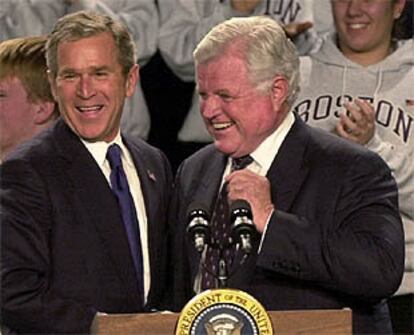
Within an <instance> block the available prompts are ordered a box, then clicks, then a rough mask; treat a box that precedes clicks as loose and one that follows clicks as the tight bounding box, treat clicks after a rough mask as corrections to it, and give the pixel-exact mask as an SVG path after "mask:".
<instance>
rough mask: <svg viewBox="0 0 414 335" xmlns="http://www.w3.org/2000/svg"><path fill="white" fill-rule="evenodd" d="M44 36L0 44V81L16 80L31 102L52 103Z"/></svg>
mask: <svg viewBox="0 0 414 335" xmlns="http://www.w3.org/2000/svg"><path fill="white" fill-rule="evenodd" d="M46 40H47V39H46V36H31V37H22V38H15V39H11V40H5V41H1V42H0V80H3V79H6V78H13V77H16V78H18V79H19V80H20V81H21V82H22V84H23V87H24V88H25V90H26V92H27V95H28V99H29V101H31V102H40V101H51V102H52V101H54V99H53V95H52V93H51V90H50V85H49V81H48V78H47V66H46V58H45V45H46Z"/></svg>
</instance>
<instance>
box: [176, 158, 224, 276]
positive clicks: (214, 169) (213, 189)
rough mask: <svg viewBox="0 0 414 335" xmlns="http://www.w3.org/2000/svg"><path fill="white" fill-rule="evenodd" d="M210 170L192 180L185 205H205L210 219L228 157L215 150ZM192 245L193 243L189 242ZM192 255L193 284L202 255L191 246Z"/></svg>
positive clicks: (190, 257) (189, 249)
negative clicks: (193, 203)
mask: <svg viewBox="0 0 414 335" xmlns="http://www.w3.org/2000/svg"><path fill="white" fill-rule="evenodd" d="M208 159H209V164H208V166H209V168H208V169H207V170H203V171H202V175H201V177H200V179H199V180H198V179H197V180H192V182H193V183H194V185H193V186H192V187H191V188H190V190H191V191H190V194H189V199H188V200H187V201H185V202H184V203H186V204H187V206H188V205H189V204H190V203H192V202H195V203H199V204H204V205H205V206H207V208H208V209H209V213H210V219H211V217H212V214H213V210H214V205H215V202H216V200H217V196H218V193H219V189H220V185H221V179H222V176H223V173H224V169H225V167H226V162H227V157H226V156H225V155H224V154H222V153H220V152H218V151H216V150H214V153H212V154H211V155H209V156H208ZM186 211H187V209H186ZM188 243H190V244H191V242H188ZM187 250H188V252H189V253H190V255H189V256H188V259H190V267H191V277H192V279H191V282H194V279H195V276H196V275H197V273H198V270H199V269H198V267H199V264H200V254H199V253H198V252H197V251H196V250H195V248H194V246H192V245H190V246H189V247H188V248H187Z"/></svg>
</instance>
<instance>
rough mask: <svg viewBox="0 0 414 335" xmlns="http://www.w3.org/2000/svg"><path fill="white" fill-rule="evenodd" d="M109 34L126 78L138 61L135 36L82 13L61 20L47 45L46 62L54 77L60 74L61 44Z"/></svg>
mask: <svg viewBox="0 0 414 335" xmlns="http://www.w3.org/2000/svg"><path fill="white" fill-rule="evenodd" d="M105 32H109V33H111V34H112V36H113V37H114V40H115V45H116V47H117V53H118V61H119V64H121V66H122V73H123V75H124V76H126V75H127V74H128V73H129V71H130V69H131V68H132V67H133V66H134V65H135V63H136V61H137V51H136V46H135V43H134V40H133V38H132V35H131V34H130V32H129V31H128V29H127V28H126V27H125V26H124V25H123V24H122V23H120V22H118V21H115V20H114V19H112V18H111V17H109V16H106V15H100V14H95V13H89V12H86V11H80V12H76V13H73V14H68V15H65V16H63V17H61V18H60V19H59V20H58V21H57V22H56V25H55V27H54V28H53V30H52V32H51V34H50V35H49V38H48V41H47V43H46V60H47V66H48V68H49V70H50V71H51V72H52V74H53V75H54V76H56V75H57V72H58V64H57V49H58V46H59V44H60V43H63V42H68V41H77V40H80V39H82V38H87V37H91V36H95V35H98V34H101V33H105Z"/></svg>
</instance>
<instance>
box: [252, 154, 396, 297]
mask: <svg viewBox="0 0 414 335" xmlns="http://www.w3.org/2000/svg"><path fill="white" fill-rule="evenodd" d="M337 182H338V183H337V185H335V187H337V188H338V192H336V193H331V192H330V191H327V193H328V194H331V195H332V194H336V196H334V197H332V196H326V197H325V198H324V199H325V200H326V202H327V203H326V206H320V208H329V206H331V208H333V210H332V213H329V212H330V210H326V211H323V212H324V213H319V214H318V215H315V214H314V212H312V211H309V213H312V214H309V215H307V214H305V215H297V214H293V213H287V212H282V211H279V210H276V211H275V213H274V214H273V216H272V218H271V220H270V222H269V225H268V229H267V232H266V235H265V237H264V240H263V245H262V249H261V252H260V255H259V258H258V266H260V267H262V268H264V269H267V270H271V271H275V272H277V273H279V274H284V275H287V276H290V277H293V278H296V279H300V280H304V281H307V282H309V283H312V284H314V285H317V286H320V287H323V288H326V289H329V290H334V291H337V292H339V293H342V294H345V295H348V296H357V297H359V298H360V299H366V300H373V299H374V300H376V299H382V298H384V297H387V296H390V295H391V294H392V293H394V292H395V291H396V290H397V288H398V286H399V284H400V282H401V279H402V274H403V267H404V236H403V235H404V234H403V230H402V225H401V218H400V216H399V213H398V201H397V189H396V186H395V181H394V179H393V177H392V176H391V173H390V171H389V169H388V167H387V166H386V165H385V163H384V162H383V161H382V160H381V159H380V158H379V157H378V156H377V155H374V154H372V155H371V154H370V155H368V157H366V156H359V159H356V160H355V161H353V162H352V165H349V168H348V170H347V171H346V173H345V176H343V177H341V178H338V180H337ZM322 188H323V187H322V186H321V189H322ZM322 192H323V191H322ZM313 201H315V199H313V200H312V199H309V201H308V202H307V205H306V206H308V208H310V207H311V206H312V204H311V203H312V202H313ZM328 203H331V205H329V204H328ZM316 206H317V205H316ZM275 207H276V208H277V203H276V204H275ZM305 213H306V211H305Z"/></svg>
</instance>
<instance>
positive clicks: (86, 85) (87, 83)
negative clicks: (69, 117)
mask: <svg viewBox="0 0 414 335" xmlns="http://www.w3.org/2000/svg"><path fill="white" fill-rule="evenodd" d="M77 94H78V95H79V96H80V97H81V98H83V99H89V98H91V97H92V96H94V95H95V89H94V84H93V80H92V78H91V77H89V76H81V77H80V79H79V83H78V88H77Z"/></svg>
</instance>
